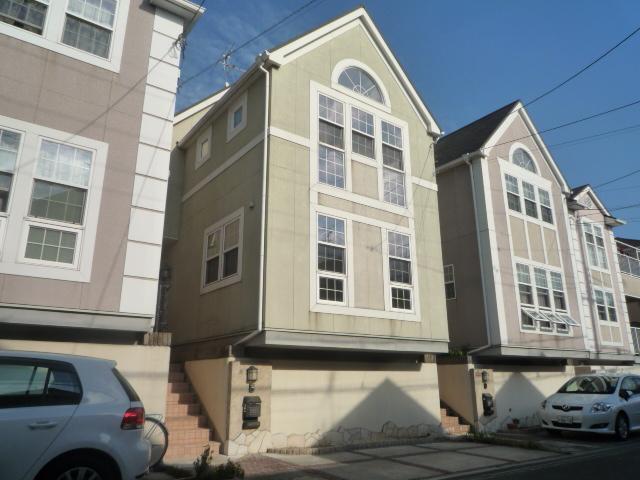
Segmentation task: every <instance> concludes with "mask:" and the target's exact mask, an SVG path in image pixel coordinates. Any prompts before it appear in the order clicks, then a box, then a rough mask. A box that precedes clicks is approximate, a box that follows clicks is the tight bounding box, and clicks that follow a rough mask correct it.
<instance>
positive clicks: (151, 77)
mask: <svg viewBox="0 0 640 480" xmlns="http://www.w3.org/2000/svg"><path fill="white" fill-rule="evenodd" d="M201 13H202V10H201V9H199V8H198V6H197V5H195V4H193V3H191V2H188V1H185V0H145V1H140V0H135V1H133V0H132V1H129V0H101V1H97V2H96V1H90V0H74V1H70V2H63V1H59V0H55V1H41V0H0V58H2V62H0V249H1V256H0V349H20V350H34V351H45V352H63V353H74V354H85V355H91V356H96V357H103V358H109V359H114V360H116V361H117V362H118V365H119V368H120V369H121V370H122V372H123V373H124V374H125V375H126V376H127V378H128V379H129V380H130V381H131V383H132V384H133V385H134V386H135V388H136V389H137V391H138V392H139V393H140V395H141V396H142V399H143V401H144V403H145V407H146V408H147V412H149V413H163V412H164V409H165V402H164V399H165V396H166V385H167V371H168V363H169V348H168V347H167V346H152V345H145V335H146V334H147V333H149V332H151V331H152V330H153V327H154V316H155V308H156V296H157V288H158V271H159V266H160V251H161V243H162V227H163V221H164V208H165V196H166V188H167V179H168V176H169V158H170V150H171V132H172V121H173V112H174V104H175V102H174V100H175V95H176V88H177V80H178V77H179V62H180V42H179V40H180V38H181V35H182V34H183V30H184V29H185V28H190V27H191V26H192V24H193V22H194V21H195V20H197V18H198V16H199V15H200V14H201ZM147 343H149V342H147Z"/></svg>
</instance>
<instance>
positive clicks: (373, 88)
mask: <svg viewBox="0 0 640 480" xmlns="http://www.w3.org/2000/svg"><path fill="white" fill-rule="evenodd" d="M338 83H339V84H340V85H342V86H343V87H345V88H348V89H349V90H353V91H354V92H356V93H359V94H360V95H363V96H365V97H368V98H371V99H372V100H375V101H376V102H379V103H383V102H384V98H383V96H382V91H381V90H380V87H378V84H377V83H376V81H375V80H374V79H373V78H372V77H371V75H369V74H368V73H367V72H365V71H364V70H362V69H361V68H358V67H353V66H352V67H347V68H345V69H344V70H343V71H342V73H341V74H340V76H339V77H338Z"/></svg>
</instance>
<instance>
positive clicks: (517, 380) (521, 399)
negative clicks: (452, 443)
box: [438, 361, 640, 432]
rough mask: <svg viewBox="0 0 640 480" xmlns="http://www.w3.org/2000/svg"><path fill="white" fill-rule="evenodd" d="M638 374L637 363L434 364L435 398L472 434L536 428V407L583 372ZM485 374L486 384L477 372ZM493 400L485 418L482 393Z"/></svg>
mask: <svg viewBox="0 0 640 480" xmlns="http://www.w3.org/2000/svg"><path fill="white" fill-rule="evenodd" d="M603 371H609V372H629V373H640V365H636V366H612V365H607V366H604V365H589V366H572V365H517V364H514V365H499V364H489V363H474V362H473V361H469V362H466V363H464V362H460V363H456V364H450V365H447V364H443V365H438V374H439V383H440V395H441V398H442V400H443V402H444V403H445V404H447V405H448V406H450V407H451V408H452V409H454V410H455V411H456V413H458V414H460V415H461V416H462V417H463V418H464V419H465V420H467V421H468V422H469V423H470V424H471V425H473V426H474V427H475V429H476V430H477V431H486V432H495V431H498V430H506V429H509V428H514V427H515V426H517V427H531V426H539V425H540V419H539V416H538V409H539V407H540V404H541V403H542V401H543V400H544V399H545V398H547V397H548V396H550V395H552V394H553V393H555V392H556V391H558V389H559V388H560V387H561V386H562V385H563V384H564V383H565V382H567V381H568V380H569V379H571V378H572V377H573V376H575V375H579V374H583V373H588V372H603ZM483 372H486V379H487V380H488V381H487V382H484V381H483V378H482V374H483ZM483 393H487V394H489V395H491V397H492V398H493V401H494V404H493V407H494V408H493V410H494V411H493V414H491V415H487V414H486V413H485V411H484V408H483V404H482V394H483Z"/></svg>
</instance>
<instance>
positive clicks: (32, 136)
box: [0, 116, 109, 282]
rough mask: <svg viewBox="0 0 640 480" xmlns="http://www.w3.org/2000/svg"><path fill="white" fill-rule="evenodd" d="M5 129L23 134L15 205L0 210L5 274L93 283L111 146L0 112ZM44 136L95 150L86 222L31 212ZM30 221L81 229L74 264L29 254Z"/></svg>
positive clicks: (0, 267)
mask: <svg viewBox="0 0 640 480" xmlns="http://www.w3.org/2000/svg"><path fill="white" fill-rule="evenodd" d="M0 128H2V129H6V130H11V131H14V132H17V133H20V134H21V135H22V138H21V145H20V150H19V153H18V158H17V161H16V169H15V173H14V182H13V184H12V189H11V190H12V191H11V194H10V201H9V208H8V210H7V212H6V213H2V214H0V219H2V222H1V223H2V227H3V231H2V232H0V237H1V240H2V244H1V245H0V248H1V258H0V273H4V274H9V275H20V276H29V277H41V278H50V279H55V280H66V281H76V282H89V281H91V267H92V263H93V254H94V249H95V243H96V234H97V228H98V221H99V213H100V203H101V200H102V185H103V180H104V171H105V167H106V159H107V155H108V150H109V146H108V144H106V143H104V142H99V141H97V140H93V139H89V138H85V137H80V136H77V135H74V134H72V133H68V132H62V131H60V130H55V129H52V128H48V127H43V126H41V125H36V124H33V123H29V122H24V121H22V120H17V119H13V118H10V117H5V116H0ZM43 140H50V141H53V142H56V143H60V144H66V145H70V146H72V147H76V148H81V149H84V150H89V151H91V152H92V154H93V158H92V166H91V172H90V176H89V183H88V185H87V186H86V187H83V188H84V189H86V191H87V195H86V200H85V209H84V215H83V219H82V223H81V224H71V223H67V222H61V221H58V220H50V219H45V218H36V217H31V216H30V215H29V209H30V205H31V195H32V190H33V185H34V182H35V179H36V178H38V176H37V175H36V167H37V161H38V157H39V155H40V148H41V145H42V141H43ZM54 183H55V181H54ZM30 225H32V226H36V227H44V228H49V229H54V230H64V231H70V232H74V233H76V234H77V236H76V251H75V254H74V262H73V264H66V263H59V262H50V261H46V260H38V259H31V258H26V257H25V248H26V240H27V235H28V230H29V226H30Z"/></svg>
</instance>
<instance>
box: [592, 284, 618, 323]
mask: <svg viewBox="0 0 640 480" xmlns="http://www.w3.org/2000/svg"><path fill="white" fill-rule="evenodd" d="M593 293H594V299H595V303H596V310H597V312H598V319H599V320H600V321H601V322H617V321H618V315H617V312H616V305H615V302H614V300H613V294H612V293H611V292H607V291H604V290H598V289H595V288H594V290H593Z"/></svg>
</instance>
